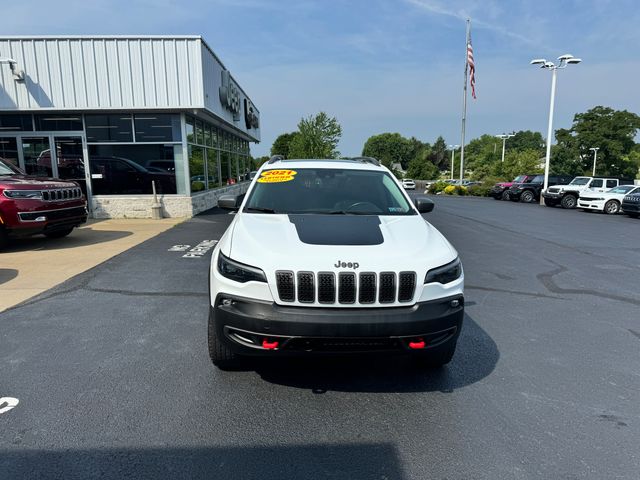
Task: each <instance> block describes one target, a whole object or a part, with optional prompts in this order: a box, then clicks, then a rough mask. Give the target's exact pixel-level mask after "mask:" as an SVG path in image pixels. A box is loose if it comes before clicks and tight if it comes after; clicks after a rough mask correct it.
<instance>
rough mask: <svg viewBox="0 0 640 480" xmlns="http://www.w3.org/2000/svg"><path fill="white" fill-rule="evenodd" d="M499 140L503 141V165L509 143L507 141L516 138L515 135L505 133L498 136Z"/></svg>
mask: <svg viewBox="0 0 640 480" xmlns="http://www.w3.org/2000/svg"><path fill="white" fill-rule="evenodd" d="M496 137H497V138H501V139H502V163H504V147H505V144H506V143H507V139H508V138H511V137H515V135H512V134H507V133H503V134H502V135H496Z"/></svg>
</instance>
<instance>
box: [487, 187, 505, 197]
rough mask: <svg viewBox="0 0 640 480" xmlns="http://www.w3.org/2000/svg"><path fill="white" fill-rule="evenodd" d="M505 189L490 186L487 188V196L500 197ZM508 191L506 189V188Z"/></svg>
mask: <svg viewBox="0 0 640 480" xmlns="http://www.w3.org/2000/svg"><path fill="white" fill-rule="evenodd" d="M505 190H507V189H506V188H495V187H494V188H492V189H491V190H489V196H490V197H493V198H496V199H500V198H502V193H503V192H504V191H505ZM507 191H508V190H507Z"/></svg>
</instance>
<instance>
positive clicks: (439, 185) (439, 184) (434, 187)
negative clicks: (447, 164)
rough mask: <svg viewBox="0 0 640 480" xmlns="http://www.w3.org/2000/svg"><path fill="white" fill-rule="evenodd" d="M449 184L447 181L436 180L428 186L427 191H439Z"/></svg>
mask: <svg viewBox="0 0 640 480" xmlns="http://www.w3.org/2000/svg"><path fill="white" fill-rule="evenodd" d="M449 186H450V185H449V184H448V183H447V182H436V183H432V184H431V185H430V186H429V193H440V192H442V191H443V190H444V189H445V188H447V187H449Z"/></svg>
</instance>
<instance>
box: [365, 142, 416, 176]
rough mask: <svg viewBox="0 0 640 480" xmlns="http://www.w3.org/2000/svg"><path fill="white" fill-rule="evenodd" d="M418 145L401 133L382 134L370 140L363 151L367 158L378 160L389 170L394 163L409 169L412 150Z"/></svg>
mask: <svg viewBox="0 0 640 480" xmlns="http://www.w3.org/2000/svg"><path fill="white" fill-rule="evenodd" d="M415 147H416V145H412V143H411V141H410V140H408V139H407V138H405V137H403V136H402V135H400V134H399V133H381V134H379V135H373V136H371V137H369V138H368V140H367V141H366V142H365V144H364V147H363V149H362V155H364V156H365V157H373V158H377V159H378V160H380V161H381V162H382V164H383V165H385V166H386V167H387V168H391V165H392V164H394V163H400V164H401V165H402V168H407V167H408V166H409V162H410V161H411V158H412V157H411V155H412V153H413V152H412V150H413V149H414V148H415Z"/></svg>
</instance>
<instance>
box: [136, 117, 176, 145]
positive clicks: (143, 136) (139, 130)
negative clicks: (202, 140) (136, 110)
mask: <svg viewBox="0 0 640 480" xmlns="http://www.w3.org/2000/svg"><path fill="white" fill-rule="evenodd" d="M134 122H135V127H136V142H180V141H181V140H182V135H181V134H180V117H179V116H178V115H170V114H161V113H154V114H149V113H145V114H138V115H134Z"/></svg>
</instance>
